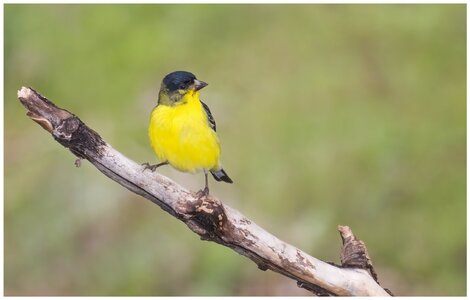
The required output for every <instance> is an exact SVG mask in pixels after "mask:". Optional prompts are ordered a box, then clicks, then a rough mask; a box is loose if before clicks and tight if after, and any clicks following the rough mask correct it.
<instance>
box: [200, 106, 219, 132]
mask: <svg viewBox="0 0 470 300" xmlns="http://www.w3.org/2000/svg"><path fill="white" fill-rule="evenodd" d="M201 103H202V107H204V110H205V111H206V115H207V120H208V121H209V126H210V127H211V128H212V129H213V130H214V131H216V129H215V119H214V117H213V116H212V114H211V111H210V109H209V106H207V105H206V104H205V103H204V102H202V101H201Z"/></svg>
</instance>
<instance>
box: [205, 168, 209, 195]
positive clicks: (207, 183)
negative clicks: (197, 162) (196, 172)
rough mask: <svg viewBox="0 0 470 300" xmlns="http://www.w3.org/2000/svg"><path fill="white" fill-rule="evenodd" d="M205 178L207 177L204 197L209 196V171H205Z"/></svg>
mask: <svg viewBox="0 0 470 300" xmlns="http://www.w3.org/2000/svg"><path fill="white" fill-rule="evenodd" d="M204 177H205V182H206V185H205V187H204V195H205V196H207V195H209V180H208V179H207V170H205V169H204Z"/></svg>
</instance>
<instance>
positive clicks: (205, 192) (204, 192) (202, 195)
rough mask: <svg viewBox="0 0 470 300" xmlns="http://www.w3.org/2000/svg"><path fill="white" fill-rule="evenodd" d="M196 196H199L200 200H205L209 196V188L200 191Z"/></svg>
mask: <svg viewBox="0 0 470 300" xmlns="http://www.w3.org/2000/svg"><path fill="white" fill-rule="evenodd" d="M196 196H197V198H198V199H201V198H205V197H207V196H209V188H208V187H205V188H204V189H202V190H199V191H198V192H197V193H196Z"/></svg>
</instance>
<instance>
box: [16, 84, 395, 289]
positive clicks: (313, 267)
mask: <svg viewBox="0 0 470 300" xmlns="http://www.w3.org/2000/svg"><path fill="white" fill-rule="evenodd" d="M18 98H19V100H20V101H21V103H22V104H23V105H24V106H25V107H26V108H27V110H28V113H27V115H28V116H29V117H30V118H31V119H32V120H34V121H35V122H37V123H38V124H39V125H41V126H42V127H43V128H44V129H46V130H47V131H48V132H50V133H51V134H52V136H53V137H54V139H55V140H56V141H57V142H59V143H60V144H62V145H63V146H64V147H66V148H68V149H69V150H70V151H71V152H72V153H73V154H75V155H76V156H78V157H79V158H84V159H87V160H88V161H90V162H91V163H92V164H93V165H94V166H95V167H96V168H97V169H98V170H100V171H101V172H102V173H103V174H105V175H106V176H108V177H109V178H111V179H112V180H114V181H116V182H117V183H119V184H121V185H122V186H124V187H126V188H127V189H129V190H130V191H132V192H134V193H136V194H138V195H141V196H142V197H144V198H147V199H149V200H150V201H152V202H153V203H155V204H157V205H158V206H160V207H161V208H162V209H163V210H165V211H166V212H168V213H169V214H171V215H172V216H174V217H176V218H178V219H179V220H181V221H183V222H184V223H185V224H186V225H187V226H188V227H189V228H190V229H191V230H192V231H194V232H195V233H197V234H198V235H200V236H201V239H203V240H208V241H213V242H216V243H218V244H221V245H224V246H226V247H229V248H231V249H233V250H235V251H236V252H237V253H239V254H241V255H244V256H246V257H248V258H249V259H251V260H252V261H254V262H255V263H256V264H257V265H258V268H259V269H261V270H268V269H270V270H273V271H274V272H277V273H280V274H282V275H284V276H287V277H289V278H292V279H294V280H296V281H297V283H298V285H299V287H302V288H305V289H307V290H310V291H312V292H314V293H315V294H317V295H340V296H349V295H357V296H366V295H374V296H388V295H389V293H387V291H385V290H384V289H383V288H382V287H381V286H380V285H379V284H378V282H377V281H376V275H375V272H374V271H373V268H372V264H371V263H370V259H369V257H368V255H367V250H366V249H365V246H363V248H361V247H359V248H360V249H359V250H357V249H356V248H357V247H356V246H357V245H356V246H354V247H352V246H348V245H350V244H351V243H352V242H353V241H355V243H356V244H361V243H362V242H361V243H357V240H356V239H355V237H354V236H353V235H352V232H351V231H350V229H349V227H347V228H345V227H342V229H341V228H340V233H341V236H342V238H343V244H344V245H343V253H342V256H341V258H342V263H343V266H336V265H333V264H329V263H326V262H323V261H321V260H319V259H316V258H314V257H312V256H310V255H308V254H306V253H304V252H302V251H301V250H299V249H297V248H296V247H294V246H292V245H289V244H287V243H285V242H283V241H281V240H279V239H278V238H277V237H275V236H273V235H272V234H270V233H268V232H267V231H265V230H264V229H262V228H261V227H259V226H258V225H256V224H255V223H254V222H252V221H251V220H249V219H247V218H246V217H245V216H243V215H242V214H241V213H240V212H238V211H237V210H235V209H233V208H230V207H229V206H227V205H225V204H222V202H220V201H219V200H218V199H217V198H215V197H213V196H211V195H209V196H207V197H202V198H200V197H198V196H197V195H196V193H194V192H191V191H189V190H187V189H185V188H183V187H182V186H180V185H179V184H177V183H175V182H174V181H172V180H170V179H169V178H167V177H165V176H162V175H160V174H158V173H152V172H150V171H149V170H144V167H143V166H141V165H139V164H137V163H136V162H134V161H132V160H130V159H128V158H127V157H125V156H124V155H122V154H121V153H119V152H118V151H116V150H115V149H113V148H112V147H111V146H110V145H109V144H107V143H106V142H105V141H104V140H103V139H102V138H101V137H100V136H99V135H98V134H97V133H96V132H95V131H93V130H92V129H90V128H89V127H88V126H86V125H85V124H84V123H83V122H82V121H81V120H80V119H79V118H78V117H77V116H75V115H74V114H72V113H70V112H68V111H66V110H64V109H61V108H59V107H57V106H56V105H55V104H54V103H52V102H51V101H49V100H47V99H46V98H45V97H43V96H42V95H40V94H39V93H37V92H36V91H34V90H33V89H31V88H25V87H23V88H21V90H19V91H18ZM348 241H349V242H348ZM362 245H364V244H363V243H362ZM348 247H349V248H348ZM355 247H356V248H355ZM346 248H347V249H349V250H348V251H350V252H348V253H349V254H345V251H344V250H345V249H346ZM354 249H356V250H354ZM358 253H359V254H358ZM343 258H345V260H346V261H343ZM348 259H349V260H348ZM358 259H359V261H360V262H359V263H357V262H356V261H357V260H358ZM346 267H348V268H346ZM349 267H352V268H349ZM369 272H370V273H369ZM371 274H372V276H375V277H372V276H371Z"/></svg>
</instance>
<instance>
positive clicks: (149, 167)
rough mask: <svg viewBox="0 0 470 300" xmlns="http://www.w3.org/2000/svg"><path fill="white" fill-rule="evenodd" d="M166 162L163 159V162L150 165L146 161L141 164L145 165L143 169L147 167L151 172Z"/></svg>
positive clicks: (166, 162)
mask: <svg viewBox="0 0 470 300" xmlns="http://www.w3.org/2000/svg"><path fill="white" fill-rule="evenodd" d="M167 164H168V161H164V162H161V163H159V164H155V165H151V164H149V163H148V162H146V163H143V164H142V166H145V168H144V171H145V170H147V169H149V170H151V171H152V172H155V170H156V169H157V168H158V167H161V166H164V165H167Z"/></svg>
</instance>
